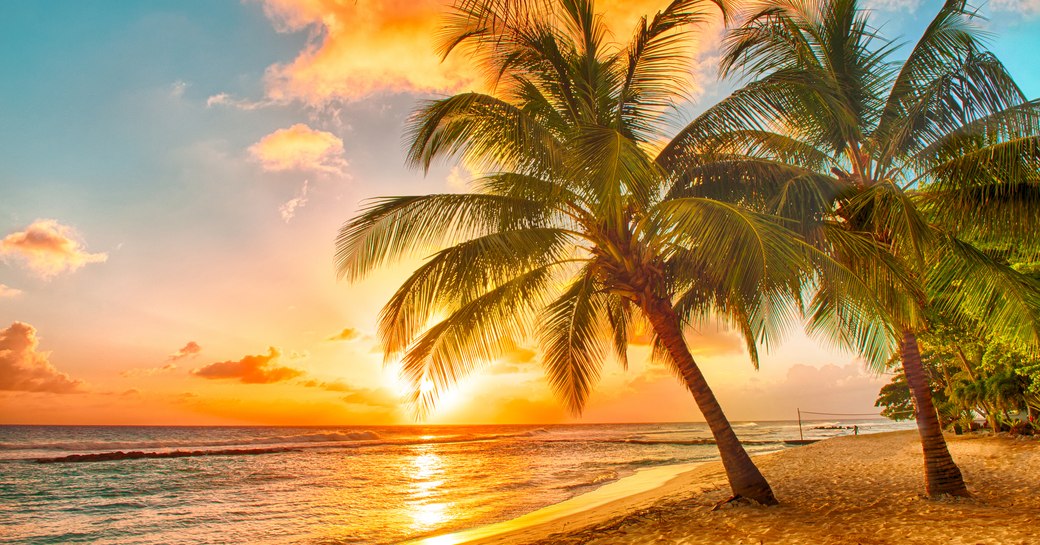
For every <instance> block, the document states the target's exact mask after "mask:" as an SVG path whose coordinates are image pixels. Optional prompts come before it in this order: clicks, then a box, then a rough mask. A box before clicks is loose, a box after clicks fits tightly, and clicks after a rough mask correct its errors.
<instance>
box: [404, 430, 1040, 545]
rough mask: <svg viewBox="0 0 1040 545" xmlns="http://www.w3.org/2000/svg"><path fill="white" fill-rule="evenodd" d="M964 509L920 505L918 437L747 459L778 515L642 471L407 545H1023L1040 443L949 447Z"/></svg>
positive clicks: (676, 475)
mask: <svg viewBox="0 0 1040 545" xmlns="http://www.w3.org/2000/svg"><path fill="white" fill-rule="evenodd" d="M947 441H948V443H949V447H950V450H951V453H952V454H953V456H954V459H955V460H956V461H957V462H958V464H959V465H960V467H961V470H962V472H963V473H964V477H965V480H966V482H967V483H968V487H969V490H970V491H971V493H972V497H971V498H967V499H962V498H942V499H938V500H929V499H926V498H924V497H923V494H924V475H923V468H922V459H921V451H920V443H919V442H918V436H917V433H916V431H899V432H887V433H878V434H870V435H860V436H843V437H835V438H830V439H826V440H823V441H820V442H818V443H815V444H811V445H806V446H800V447H796V448H788V449H784V450H781V451H777V452H772V453H767V454H761V455H758V456H755V457H754V459H755V462H756V464H757V465H758V466H759V468H760V469H761V470H762V472H763V474H765V476H766V478H767V479H769V481H770V483H771V484H772V486H773V489H774V491H775V492H776V494H777V497H778V498H779V500H780V502H781V505H779V506H775V507H764V506H759V505H751V504H736V505H726V506H724V507H723V508H722V509H719V510H717V511H711V508H712V507H713V506H714V505H715V504H716V503H718V502H719V501H722V500H725V499H726V498H727V497H728V496H729V486H728V483H727V481H726V477H725V473H724V472H723V469H722V464H721V462H719V461H713V462H703V463H700V464H683V465H679V466H662V467H658V468H648V469H645V470H641V471H639V472H637V473H636V474H634V475H630V476H627V477H625V478H623V479H620V480H618V481H615V482H613V483H610V484H608V485H605V486H603V487H601V488H599V489H596V490H594V491H592V492H589V493H587V494H582V495H580V496H576V497H574V498H571V499H569V500H566V501H564V502H561V503H559V504H555V505H551V506H548V507H545V508H542V509H539V510H537V511H534V512H532V513H528V514H526V515H522V516H520V517H517V518H514V519H511V520H507V521H503V522H499V523H495V524H490V525H485V526H478V527H475V528H471V529H467V530H462V531H458V532H454V533H450V534H442V535H438V536H433V537H426V538H422V539H417V540H412V541H407V542H405V543H407V544H409V545H462V544H466V545H485V544H489V543H496V544H502V545H522V544H538V545H553V544H593V543H594V544H602V545H629V544H631V545H637V544H639V545H641V544H643V543H689V544H694V543H704V544H715V543H735V544H736V543H740V544H751V543H754V544H759V543H761V544H766V543H790V544H807V545H808V544H817V543H826V544H830V543H833V544H838V543H847V542H848V543H863V544H871V545H875V544H877V545H880V544H891V545H905V544H908V543H921V544H925V543H927V544H934V543H954V544H965V545H967V544H976V543H987V544H988V543H993V544H998V543H999V544H1023V545H1024V544H1027V543H1035V542H1036V540H1037V539H1038V537H1040V534H1037V532H1038V531H1040V530H1037V528H1040V526H1038V524H1040V472H1038V471H1036V470H1035V468H1036V467H1040V441H1038V440H1036V439H1035V438H1022V439H1014V438H1008V437H1000V436H998V437H992V436H988V435H966V436H948V437H947Z"/></svg>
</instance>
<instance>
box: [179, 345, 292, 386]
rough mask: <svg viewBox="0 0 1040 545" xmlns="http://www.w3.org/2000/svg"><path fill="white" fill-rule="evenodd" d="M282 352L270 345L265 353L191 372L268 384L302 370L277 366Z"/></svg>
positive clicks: (290, 376) (205, 375) (288, 377)
mask: <svg viewBox="0 0 1040 545" xmlns="http://www.w3.org/2000/svg"><path fill="white" fill-rule="evenodd" d="M281 355H282V353H281V351H279V350H278V349H277V348H275V347H273V346H272V347H270V348H268V350H267V354H266V355H253V356H245V357H243V358H242V359H240V360H238V361H221V362H216V363H211V364H209V365H207V366H205V367H200V368H198V369H193V370H192V371H191V374H193V375H195V376H197V377H202V378H208V379H238V381H239V382H242V383H245V384H269V383H272V382H282V381H286V380H290V379H294V378H296V377H298V376H300V375H302V374H303V371H300V370H299V369H294V368H292V367H280V366H278V359H279V358H280V357H281Z"/></svg>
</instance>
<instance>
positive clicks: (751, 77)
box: [659, 0, 1040, 495]
mask: <svg viewBox="0 0 1040 545" xmlns="http://www.w3.org/2000/svg"><path fill="white" fill-rule="evenodd" d="M740 19H741V21H742V22H741V24H740V25H739V26H737V27H736V28H734V29H733V30H732V31H731V32H730V33H729V34H728V35H727V37H726V38H725V41H724V44H723V49H724V52H723V60H722V66H721V71H722V74H723V75H725V76H736V77H739V78H743V81H744V82H745V84H744V85H743V86H742V87H741V88H739V89H738V90H737V91H735V92H734V93H733V94H732V95H731V96H729V97H728V98H726V99H724V100H722V101H721V102H720V103H718V104H717V105H715V106H713V107H712V108H710V109H709V110H708V111H706V112H705V113H704V114H702V115H701V116H699V117H698V118H697V119H695V120H694V121H693V122H691V123H690V124H689V125H688V126H687V127H686V128H685V129H683V131H682V132H681V133H680V134H679V135H677V136H676V138H675V139H673V141H672V142H671V143H670V144H669V145H668V147H667V148H666V149H664V150H663V151H662V153H661V155H660V156H659V162H660V164H661V165H662V166H663V168H667V169H669V170H670V171H672V172H675V173H679V175H680V176H681V177H683V178H684V179H685V181H686V183H685V185H682V184H677V186H676V188H675V195H676V196H677V197H678V196H697V197H702V198H716V199H722V200H728V201H739V202H742V203H744V204H745V205H748V206H751V207H753V208H756V209H758V210H760V211H763V212H767V213H773V214H778V215H781V216H785V217H789V218H791V219H792V220H796V221H797V222H798V223H797V226H796V228H797V229H798V230H799V231H800V232H802V233H803V235H804V236H805V237H806V238H807V240H809V241H810V242H811V243H813V244H814V245H816V246H817V247H819V248H821V249H824V250H826V251H828V252H830V253H831V254H832V255H833V256H834V257H835V258H837V260H839V261H841V262H843V263H844V264H845V265H846V266H847V267H848V268H850V269H852V270H855V271H857V273H858V274H859V275H860V276H861V277H862V278H863V279H864V280H867V279H872V280H871V281H870V282H869V283H870V284H871V285H873V286H875V287H877V288H879V290H878V291H877V292H876V294H875V298H876V301H878V302H880V304H882V305H884V306H885V307H886V308H887V312H886V313H885V314H886V315H887V317H886V320H887V321H888V326H887V328H888V330H889V331H890V332H891V336H890V338H889V345H890V348H891V349H892V350H893V351H895V352H897V353H898V355H899V356H900V358H901V360H902V364H903V368H904V370H905V372H906V377H907V381H908V383H909V385H910V387H911V389H912V392H913V397H914V401H915V404H916V406H917V415H918V416H917V419H918V429H919V432H920V434H921V438H922V444H923V447H924V454H925V468H926V477H927V479H926V480H927V490H928V493H929V494H930V495H938V494H956V495H966V494H967V488H966V487H965V484H964V481H963V478H962V476H961V474H960V471H959V469H958V468H957V466H956V464H955V463H954V461H953V459H952V458H951V457H950V454H949V451H948V449H947V447H946V443H945V441H944V439H943V436H942V431H941V428H940V427H939V422H938V420H937V418H936V412H935V408H934V406H933V403H932V401H931V393H930V390H929V388H928V383H927V379H926V376H925V374H924V370H923V368H922V366H921V362H920V354H919V349H918V343H917V339H916V334H917V333H918V332H920V331H923V330H925V329H926V328H927V327H928V322H927V319H926V318H925V317H926V316H927V315H928V309H929V307H930V306H931V307H932V308H934V309H936V310H941V311H942V312H943V313H944V314H945V315H947V316H953V317H955V319H956V317H958V316H959V317H961V319H963V321H964V322H965V323H968V322H970V321H973V320H974V321H977V322H978V323H982V324H985V325H986V327H987V328H989V329H990V330H991V331H995V332H999V333H1000V334H1002V335H1007V336H1009V337H1011V338H1016V339H1019V340H1020V341H1021V342H1023V343H1026V344H1027V345H1028V346H1031V347H1032V349H1033V350H1036V348H1037V346H1038V339H1040V325H1038V324H1040V288H1038V287H1037V284H1036V283H1035V282H1034V281H1033V280H1031V279H1030V278H1029V277H1027V276H1025V275H1023V274H1020V273H1018V272H1016V271H1015V270H1014V269H1013V268H1011V267H1009V266H1008V265H1007V263H1006V262H1003V261H1002V260H1001V259H1000V258H999V256H995V255H992V254H991V253H987V252H985V251H983V250H980V249H979V248H980V245H979V244H978V243H983V242H985V243H992V242H993V241H1013V244H1015V245H1016V247H1017V250H1018V251H1021V252H1026V253H1029V252H1036V250H1037V248H1038V247H1040V236H1038V233H1040V174H1038V172H1040V102H1038V101H1036V100H1028V99H1027V97H1026V96H1025V95H1024V94H1023V92H1022V91H1021V89H1019V87H1018V86H1017V85H1016V84H1015V82H1014V80H1013V79H1012V77H1011V75H1010V74H1009V73H1008V71H1007V70H1006V68H1005V67H1004V66H1003V65H1002V64H1001V63H1000V61H999V60H998V59H997V58H996V57H995V56H994V55H993V54H992V53H990V52H988V51H987V50H986V49H985V40H984V38H985V36H984V34H983V33H982V32H981V31H980V30H979V28H978V26H977V23H978V20H979V16H978V15H977V13H976V12H975V10H973V9H972V8H971V7H970V6H968V5H967V4H965V2H964V1H963V0H949V1H947V2H946V3H945V4H944V5H943V6H942V8H941V9H940V10H939V12H938V14H937V15H936V16H935V18H934V20H933V21H932V22H931V23H930V25H929V26H928V27H927V28H926V29H925V31H924V34H923V35H922V36H921V37H920V39H919V40H918V41H917V42H916V43H915V44H913V45H912V46H911V47H910V48H909V54H908V56H907V57H906V58H905V59H904V60H902V61H896V60H894V59H895V55H896V54H897V52H899V51H901V50H902V49H901V48H900V46H899V45H898V44H896V43H895V42H893V41H889V40H886V39H884V38H883V37H881V35H880V34H879V32H878V31H877V29H875V28H874V27H873V26H871V24H870V18H869V12H867V11H865V10H863V9H861V8H860V7H859V6H858V5H857V1H856V0H783V1H779V2H768V3H756V4H753V5H751V6H748V7H747V9H746V12H745V13H743V14H742V15H741V16H740ZM736 180H739V181H740V183H734V181H736ZM736 187H740V189H739V190H736V189H735V188H736ZM854 233H861V234H862V233H865V234H869V235H870V236H872V237H873V238H874V240H875V241H877V243H878V244H879V245H881V246H884V247H885V248H886V253H887V254H888V256H889V258H890V259H886V260H864V259H862V258H861V255H860V254H857V253H855V252H850V251H848V246H847V244H845V237H847V236H848V235H849V234H854ZM1032 255H1034V256H1035V255H1036V254H1035V253H1033V254H1032ZM893 267H895V268H893ZM896 269H901V270H902V273H896ZM894 273H895V274H898V275H899V276H903V277H907V276H908V277H910V278H911V279H913V282H912V285H911V286H910V288H911V289H907V287H908V286H907V285H905V284H903V285H896V284H893V285H888V286H886V285H885V283H884V282H883V278H881V277H879V275H882V276H884V275H890V274H894ZM926 294H927V295H926ZM827 306H828V304H827V302H826V301H824V304H822V305H820V306H818V307H817V309H816V310H819V311H825V310H826V308H827ZM833 316H834V313H830V314H828V313H827V312H821V313H819V314H817V313H815V312H814V313H810V316H809V318H810V321H809V323H810V329H811V330H812V331H814V332H816V333H824V334H827V335H830V336H832V337H834V338H835V339H836V340H838V341H841V342H844V343H845V344H851V345H852V346H854V347H857V348H858V347H860V346H859V345H860V343H861V341H862V340H863V339H865V338H866V337H865V336H863V335H849V334H848V331H849V330H848V328H847V327H846V325H847V324H846V323H844V322H843V321H842V320H840V319H838V320H834V319H833ZM874 348H875V349H876V348H877V346H876V345H875V346H874ZM883 353H884V350H874V351H873V352H872V354H873V355H874V356H882V355H883ZM868 359H869V360H870V361H872V362H873V363H875V364H877V365H879V366H880V365H883V364H884V361H885V359H884V358H883V357H870V358H868Z"/></svg>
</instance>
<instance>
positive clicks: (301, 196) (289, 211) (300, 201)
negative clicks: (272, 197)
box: [278, 180, 310, 223]
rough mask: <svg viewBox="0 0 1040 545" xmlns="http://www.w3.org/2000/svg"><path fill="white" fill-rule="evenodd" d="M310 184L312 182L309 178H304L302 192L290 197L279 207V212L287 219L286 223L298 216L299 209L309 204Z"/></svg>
mask: <svg viewBox="0 0 1040 545" xmlns="http://www.w3.org/2000/svg"><path fill="white" fill-rule="evenodd" d="M309 184H310V182H309V181H308V180H304V181H303V187H301V188H300V192H299V193H297V194H296V196H295V197H293V198H291V199H289V200H288V201H286V202H284V203H283V204H282V205H281V206H279V207H278V213H279V214H281V215H282V219H283V220H285V223H289V222H290V221H292V219H293V218H294V217H296V210H297V209H299V208H303V207H304V206H306V205H307V192H308V190H309Z"/></svg>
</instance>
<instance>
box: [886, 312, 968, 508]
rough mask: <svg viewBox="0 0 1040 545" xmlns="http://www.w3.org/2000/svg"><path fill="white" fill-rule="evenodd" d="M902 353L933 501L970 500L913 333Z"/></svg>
mask: <svg viewBox="0 0 1040 545" xmlns="http://www.w3.org/2000/svg"><path fill="white" fill-rule="evenodd" d="M899 351H900V356H901V357H902V360H903V373H905V374H906V382H907V384H909V385H910V392H911V393H912V394H913V396H914V405H916V407H917V432H918V433H919V434H920V435H921V446H922V447H924V472H925V477H926V478H927V483H926V485H925V490H926V491H927V492H928V495H929V496H932V497H935V496H938V495H940V494H950V495H952V496H967V495H969V494H968V488H967V487H966V486H964V478H963V477H961V470H960V468H958V467H957V464H956V463H954V461H953V457H952V456H950V450H949V449H948V448H947V447H946V439H944V438H943V434H942V427H941V426H940V425H939V415H938V413H937V412H936V410H935V405H934V404H933V403H932V389H931V386H929V385H928V377H926V376H925V372H924V367H923V366H922V365H921V352H920V350H919V349H918V347H917V337H916V336H914V334H913V333H912V332H910V331H905V332H903V342H902V343H901V344H900V346H899Z"/></svg>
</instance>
